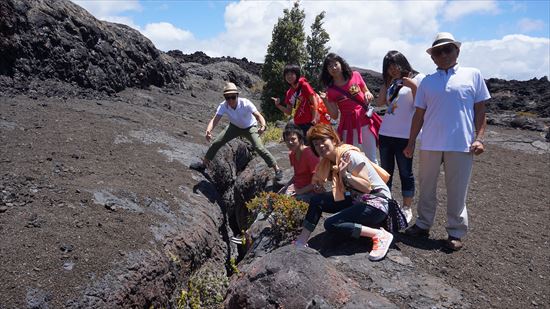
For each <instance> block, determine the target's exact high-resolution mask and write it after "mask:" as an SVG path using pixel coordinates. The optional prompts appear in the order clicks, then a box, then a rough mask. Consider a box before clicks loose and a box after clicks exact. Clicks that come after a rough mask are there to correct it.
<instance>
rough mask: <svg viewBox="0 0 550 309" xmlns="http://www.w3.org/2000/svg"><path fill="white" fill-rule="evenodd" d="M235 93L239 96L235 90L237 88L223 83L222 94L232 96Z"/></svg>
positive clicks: (231, 84)
mask: <svg viewBox="0 0 550 309" xmlns="http://www.w3.org/2000/svg"><path fill="white" fill-rule="evenodd" d="M232 93H236V94H239V91H238V90H237V86H235V84H233V83H225V86H224V87H223V94H224V95H226V94H232Z"/></svg>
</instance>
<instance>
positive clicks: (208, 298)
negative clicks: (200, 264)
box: [176, 268, 229, 309]
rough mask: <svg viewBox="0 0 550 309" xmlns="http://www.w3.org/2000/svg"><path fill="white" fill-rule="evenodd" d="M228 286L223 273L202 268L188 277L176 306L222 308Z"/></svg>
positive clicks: (194, 308) (179, 308)
mask: <svg viewBox="0 0 550 309" xmlns="http://www.w3.org/2000/svg"><path fill="white" fill-rule="evenodd" d="M228 286H229V279H228V278H227V276H226V275H225V273H222V272H220V271H212V270H209V269H208V268H202V269H200V270H199V271H198V272H196V273H195V274H193V275H192V276H191V278H189V282H188V283H187V290H185V289H182V290H181V293H180V295H179V297H178V299H177V300H176V308H178V309H186V308H191V309H200V308H222V307H223V299H224V296H225V292H226V291H227V287H228Z"/></svg>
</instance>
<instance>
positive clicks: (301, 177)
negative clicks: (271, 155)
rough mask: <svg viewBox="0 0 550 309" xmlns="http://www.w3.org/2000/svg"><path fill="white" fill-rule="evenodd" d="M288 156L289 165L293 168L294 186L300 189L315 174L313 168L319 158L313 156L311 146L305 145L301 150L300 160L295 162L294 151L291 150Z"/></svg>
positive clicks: (307, 183) (309, 181)
mask: <svg viewBox="0 0 550 309" xmlns="http://www.w3.org/2000/svg"><path fill="white" fill-rule="evenodd" d="M288 158H289V159H290V165H292V167H293V168H294V187H295V188H296V189H301V188H303V187H305V186H307V185H309V184H310V183H311V178H312V177H313V174H315V168H316V167H317V163H319V158H318V157H317V156H315V154H314V153H313V151H312V150H311V148H309V147H306V148H305V149H304V150H303V151H302V156H301V157H300V161H299V162H296V153H294V151H292V152H291V153H290V154H289V155H288Z"/></svg>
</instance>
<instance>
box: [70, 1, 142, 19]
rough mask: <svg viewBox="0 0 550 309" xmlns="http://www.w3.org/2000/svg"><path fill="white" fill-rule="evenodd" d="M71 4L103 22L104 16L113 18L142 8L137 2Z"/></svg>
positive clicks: (82, 2)
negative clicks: (78, 6)
mask: <svg viewBox="0 0 550 309" xmlns="http://www.w3.org/2000/svg"><path fill="white" fill-rule="evenodd" d="M71 1H72V2H74V3H76V4H78V5H80V6H81V7H83V8H85V9H86V10H87V11H88V12H90V14H92V15H94V16H95V17H96V18H98V19H102V20H104V19H105V17H106V16H115V15H117V14H119V13H122V12H127V11H141V9H142V7H141V5H140V4H139V0H124V1H114V0H103V1H97V0H71Z"/></svg>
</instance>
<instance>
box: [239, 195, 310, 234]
mask: <svg viewBox="0 0 550 309" xmlns="http://www.w3.org/2000/svg"><path fill="white" fill-rule="evenodd" d="M245 206H246V208H247V209H248V210H250V211H251V212H252V213H253V214H254V215H256V214H258V213H263V214H264V215H265V216H267V217H268V218H269V222H270V224H271V234H272V238H273V240H274V241H275V242H276V243H287V242H290V240H292V239H294V238H295V237H296V236H297V235H298V234H299V232H300V226H301V225H302V221H303V220H304V217H305V214H306V212H307V208H308V204H307V203H305V202H302V201H298V200H297V199H295V198H294V197H292V196H288V195H285V194H277V193H274V192H262V193H260V195H258V196H256V197H255V198H253V199H252V200H250V201H249V202H247V203H246V205H245Z"/></svg>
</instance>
